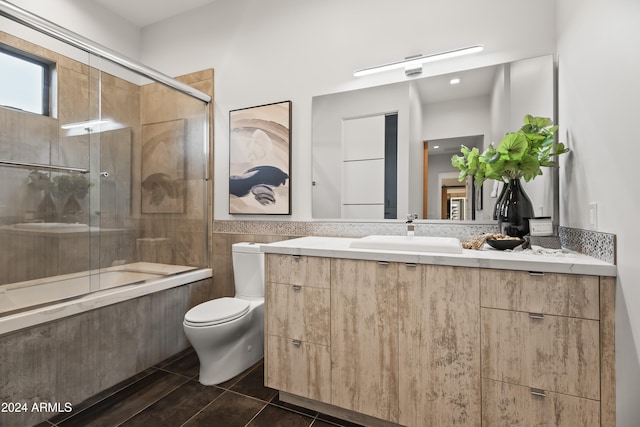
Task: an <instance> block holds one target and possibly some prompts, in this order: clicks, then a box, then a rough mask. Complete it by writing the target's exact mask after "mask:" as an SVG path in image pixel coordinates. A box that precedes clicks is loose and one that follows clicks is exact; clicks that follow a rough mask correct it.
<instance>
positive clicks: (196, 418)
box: [40, 349, 358, 427]
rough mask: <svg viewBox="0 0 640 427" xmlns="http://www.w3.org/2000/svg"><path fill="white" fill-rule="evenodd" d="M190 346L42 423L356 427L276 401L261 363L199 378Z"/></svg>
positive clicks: (64, 426) (157, 426) (127, 426)
mask: <svg viewBox="0 0 640 427" xmlns="http://www.w3.org/2000/svg"><path fill="white" fill-rule="evenodd" d="M198 366H199V365H198V357H197V356H196V354H195V353H194V352H193V350H192V349H189V350H186V351H184V352H182V353H180V354H177V355H175V356H173V357H171V358H169V359H167V360H165V361H164V362H161V363H159V364H158V365H156V366H154V367H152V368H149V369H147V370H146V371H144V372H141V373H139V374H138V375H136V376H134V377H132V378H129V379H128V380H126V381H124V382H122V383H120V384H118V385H116V386H114V387H111V388H110V389H108V390H106V391H104V392H102V393H100V394H98V395H96V396H94V397H92V398H89V399H87V400H86V401H84V402H82V403H81V404H79V405H76V406H74V408H73V412H70V413H68V414H61V415H58V416H56V417H54V418H52V419H50V420H49V421H47V422H44V423H42V424H40V426H42V427H51V426H59V427H72V426H79V427H90V426H96V427H98V426H104V427H116V426H125V427H134V426H145V427H164V426H166V427H178V426H185V427H198V426H207V427H209V426H211V427H218V426H219V427H334V426H345V427H358V426H357V425H356V424H353V423H350V422H347V421H342V420H339V419H336V418H333V417H330V416H328V415H325V414H319V413H317V412H315V411H311V410H308V409H305V408H300V407H297V406H294V405H291V404H288V403H285V402H281V401H280V400H279V399H278V392H277V391H276V390H273V389H270V388H267V387H265V386H264V370H263V363H262V361H260V362H258V363H257V364H256V365H254V366H252V367H251V368H249V369H248V370H246V371H245V372H243V373H242V374H240V375H238V376H237V377H235V378H233V379H231V380H229V381H227V382H225V383H223V384H219V385H217V386H208V387H206V386H203V385H202V384H200V383H199V382H198Z"/></svg>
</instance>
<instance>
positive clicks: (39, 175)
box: [27, 170, 53, 193]
mask: <svg viewBox="0 0 640 427" xmlns="http://www.w3.org/2000/svg"><path fill="white" fill-rule="evenodd" d="M27 186H28V187H29V188H31V189H33V190H36V191H44V192H45V193H48V192H50V191H51V190H52V189H53V182H52V181H51V177H50V176H49V174H48V173H45V172H40V171H37V170H33V171H31V172H29V176H28V178H27Z"/></svg>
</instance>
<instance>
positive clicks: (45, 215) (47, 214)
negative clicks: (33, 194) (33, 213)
mask: <svg viewBox="0 0 640 427" xmlns="http://www.w3.org/2000/svg"><path fill="white" fill-rule="evenodd" d="M38 219H41V220H43V221H44V222H56V221H57V219H58V210H57V208H56V204H55V203H54V202H53V199H52V198H51V193H49V192H48V191H46V192H45V193H44V196H43V197H42V200H41V201H40V203H39V204H38Z"/></svg>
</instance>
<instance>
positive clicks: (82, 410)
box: [46, 367, 157, 427]
mask: <svg viewBox="0 0 640 427" xmlns="http://www.w3.org/2000/svg"><path fill="white" fill-rule="evenodd" d="M147 370H148V371H150V372H149V373H148V374H147V375H144V376H141V377H140V378H138V379H137V380H135V381H133V382H131V383H128V384H127V385H122V386H119V385H120V384H122V383H124V382H127V381H128V380H130V379H131V378H133V377H134V376H135V375H133V376H131V377H129V378H127V379H125V380H123V381H121V382H119V383H118V384H114V385H113V386H111V387H117V389H114V390H113V391H112V392H111V393H109V394H105V396H104V397H102V398H101V399H98V400H96V401H95V402H93V403H92V404H91V405H89V406H87V407H86V408H82V409H80V410H79V411H78V412H75V413H71V414H70V415H69V416H68V417H66V418H63V419H61V420H60V421H58V424H59V423H64V422H67V421H69V420H70V419H72V418H74V417H76V416H78V415H80V414H82V413H85V412H86V411H87V410H89V409H91V408H92V407H94V406H95V405H97V404H99V403H100V402H103V401H104V400H106V399H109V398H110V397H112V396H115V395H116V394H118V393H120V392H122V391H124V390H125V389H127V388H129V387H131V386H132V385H134V384H136V383H138V382H139V381H142V380H143V379H145V378H147V377H148V376H149V375H151V374H153V373H154V372H155V371H157V368H155V367H150V368H147V369H145V370H144V371H142V372H145V371H147ZM142 372H139V373H138V374H136V375H139V374H141V373H142ZM97 394H100V393H97ZM93 397H95V396H91V397H88V398H87V399H85V400H83V401H82V402H80V403H79V405H80V404H82V403H83V402H85V401H86V400H89V399H92V398H93ZM52 418H55V416H54V417H52ZM46 421H47V422H48V423H50V424H51V425H53V426H56V427H57V426H58V424H55V423H53V422H52V421H50V420H46Z"/></svg>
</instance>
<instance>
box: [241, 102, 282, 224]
mask: <svg viewBox="0 0 640 427" xmlns="http://www.w3.org/2000/svg"><path fill="white" fill-rule="evenodd" d="M291 105H292V104H291V101H282V102H276V103H272V104H264V105H258V106H255V107H248V108H241V109H238V110H231V111H229V214H234V215H235V214H245V215H246V214H252V215H290V214H291V117H292V112H291Z"/></svg>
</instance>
